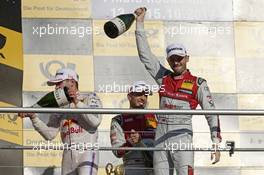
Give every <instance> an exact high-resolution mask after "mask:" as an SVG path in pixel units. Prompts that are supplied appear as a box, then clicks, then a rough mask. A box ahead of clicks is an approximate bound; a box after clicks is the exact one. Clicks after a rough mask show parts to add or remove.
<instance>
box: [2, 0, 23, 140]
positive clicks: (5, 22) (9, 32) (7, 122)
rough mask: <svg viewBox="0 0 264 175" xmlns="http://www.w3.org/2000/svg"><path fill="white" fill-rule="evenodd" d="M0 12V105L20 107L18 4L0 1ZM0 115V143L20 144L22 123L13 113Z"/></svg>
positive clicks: (20, 47)
mask: <svg viewBox="0 0 264 175" xmlns="http://www.w3.org/2000/svg"><path fill="white" fill-rule="evenodd" d="M0 12H1V13H0V19H1V20H0V82H1V86H0V91H1V93H0V106H1V107H8V106H9V107H10V106H22V105H21V104H22V80H23V52H22V27H21V1H20V0H12V1H4V2H1V6H0ZM0 116H1V117H0V123H1V125H0V140H3V141H7V142H10V143H15V144H22V133H21V132H22V131H21V130H22V121H21V120H20V119H18V118H17V115H15V114H0Z"/></svg>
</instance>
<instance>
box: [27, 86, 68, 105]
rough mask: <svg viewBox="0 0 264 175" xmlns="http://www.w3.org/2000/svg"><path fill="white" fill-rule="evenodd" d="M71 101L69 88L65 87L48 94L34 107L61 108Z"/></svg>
mask: <svg viewBox="0 0 264 175" xmlns="http://www.w3.org/2000/svg"><path fill="white" fill-rule="evenodd" d="M70 101H71V98H70V97H69V94H68V88H67V87H64V88H59V89H56V90H55V91H52V92H49V93H47V94H46V95H44V96H43V97H42V98H41V99H40V100H39V101H38V102H37V103H36V104H34V105H33V106H32V107H60V106H65V105H67V104H69V103H70Z"/></svg>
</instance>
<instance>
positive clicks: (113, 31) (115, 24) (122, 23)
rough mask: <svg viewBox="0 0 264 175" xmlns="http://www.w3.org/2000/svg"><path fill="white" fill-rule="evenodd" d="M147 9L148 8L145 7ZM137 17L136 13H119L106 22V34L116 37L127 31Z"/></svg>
mask: <svg viewBox="0 0 264 175" xmlns="http://www.w3.org/2000/svg"><path fill="white" fill-rule="evenodd" d="M144 10H145V11H146V10H147V9H146V8H144ZM135 19H136V14H135V13H129V14H122V15H118V16H116V17H115V18H113V19H111V20H110V21H108V22H106V23H105V24H104V31H105V34H106V35H107V36H108V37H109V38H112V39H114V38H116V37H118V36H119V35H122V34H123V33H124V32H126V31H127V30H128V29H129V28H130V27H131V25H132V24H133V22H134V21H135Z"/></svg>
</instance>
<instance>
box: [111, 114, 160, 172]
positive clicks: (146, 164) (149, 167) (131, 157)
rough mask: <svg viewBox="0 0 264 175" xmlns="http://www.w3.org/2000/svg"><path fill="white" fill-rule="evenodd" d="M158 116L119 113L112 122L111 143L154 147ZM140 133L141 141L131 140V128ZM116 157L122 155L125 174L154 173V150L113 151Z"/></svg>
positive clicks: (120, 145)
mask: <svg viewBox="0 0 264 175" xmlns="http://www.w3.org/2000/svg"><path fill="white" fill-rule="evenodd" d="M156 126H157V121H156V117H155V115H153V114H145V115H140V114H139V115H133V114H129V115H125V114H123V115H118V116H116V117H114V118H113V119H112V122H111V132H110V138H111V144H112V146H113V147H153V146H154V144H153V142H154V137H155V129H156ZM132 129H133V130H135V131H137V132H138V133H139V134H140V138H141V141H140V142H139V143H137V144H133V143H132V142H131V141H130V140H129V137H130V136H129V135H130V133H131V130H132ZM113 153H114V154H115V156H116V157H122V158H123V162H124V171H125V172H124V174H125V175H152V174H153V152H152V151H123V150H118V151H113Z"/></svg>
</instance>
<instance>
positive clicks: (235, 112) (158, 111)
mask: <svg viewBox="0 0 264 175" xmlns="http://www.w3.org/2000/svg"><path fill="white" fill-rule="evenodd" d="M18 112H26V113H27V112H29V113H30V112H32V113H79V114H80V113H82V114H85V113H89V114H121V113H125V114H149V113H152V114H176V115H183V114H188V115H255V116H262V115H263V116H264V109H263V110H257V109H256V110H254V109H251V110H243V109H238V110H233V109H232V110H231V109H230V110H227V109H216V110H198V109H197V110H165V109H121V108H88V109H87V108H78V109H72V108H17V107H5V108H0V113H18Z"/></svg>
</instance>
